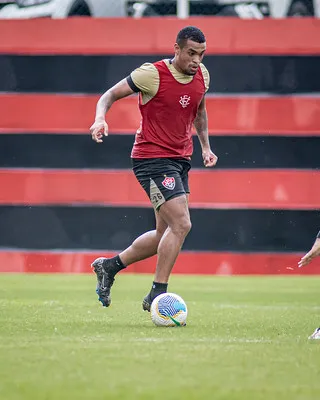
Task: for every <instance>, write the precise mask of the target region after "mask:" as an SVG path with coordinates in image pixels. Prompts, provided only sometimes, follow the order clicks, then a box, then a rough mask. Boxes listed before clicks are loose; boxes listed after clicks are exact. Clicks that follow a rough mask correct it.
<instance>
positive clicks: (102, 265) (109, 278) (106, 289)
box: [91, 257, 114, 307]
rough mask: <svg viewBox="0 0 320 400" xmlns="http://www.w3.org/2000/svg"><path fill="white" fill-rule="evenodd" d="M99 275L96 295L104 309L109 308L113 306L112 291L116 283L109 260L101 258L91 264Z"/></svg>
mask: <svg viewBox="0 0 320 400" xmlns="http://www.w3.org/2000/svg"><path fill="white" fill-rule="evenodd" d="M91 267H92V268H93V270H94V272H95V274H96V275H97V288H96V293H97V295H98V296H99V301H100V302H101V303H102V305H103V307H109V306H110V304H111V296H110V290H111V286H112V285H113V282H114V273H113V272H111V271H110V270H111V263H110V259H109V258H105V257H99V258H97V259H96V260H94V261H93V263H92V264H91Z"/></svg>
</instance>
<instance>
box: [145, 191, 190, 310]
mask: <svg viewBox="0 0 320 400" xmlns="http://www.w3.org/2000/svg"><path fill="white" fill-rule="evenodd" d="M159 216H160V217H161V219H162V220H163V221H164V222H165V223H166V224H167V225H168V228H167V229H166V231H165V233H164V234H163V236H162V238H161V240H160V243H159V246H158V261H157V266H156V272H155V277H154V282H153V284H152V288H151V290H150V292H149V293H148V295H147V296H146V297H145V298H144V300H143V303H142V307H143V309H144V310H146V311H150V307H151V303H152V301H153V299H154V298H155V297H156V296H158V295H159V294H161V293H164V292H166V291H167V286H168V281H169V276H170V274H171V271H172V268H173V266H174V263H175V261H176V259H177V257H178V255H179V253H180V250H181V247H182V245H183V242H184V240H185V238H186V236H187V234H188V233H189V231H190V229H191V221H190V214H189V209H188V202H187V196H186V195H185V194H184V195H180V196H178V197H174V198H173V199H170V200H168V201H166V202H165V203H164V204H162V206H161V207H160V210H159Z"/></svg>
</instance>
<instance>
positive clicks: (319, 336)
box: [309, 328, 320, 339]
mask: <svg viewBox="0 0 320 400" xmlns="http://www.w3.org/2000/svg"><path fill="white" fill-rule="evenodd" d="M309 339H320V328H317V329H316V330H315V331H314V332H313V334H312V335H311V336H309Z"/></svg>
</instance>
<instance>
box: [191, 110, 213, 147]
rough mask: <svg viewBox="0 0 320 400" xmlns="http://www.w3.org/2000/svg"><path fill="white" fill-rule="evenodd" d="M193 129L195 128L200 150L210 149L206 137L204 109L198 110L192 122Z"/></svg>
mask: <svg viewBox="0 0 320 400" xmlns="http://www.w3.org/2000/svg"><path fill="white" fill-rule="evenodd" d="M194 127H195V128H196V131H197V135H198V138H199V141H200V144H201V146H202V148H203V147H210V144H209V135H208V116H207V110H206V109H205V108H203V109H199V110H198V114H197V116H196V118H195V120H194Z"/></svg>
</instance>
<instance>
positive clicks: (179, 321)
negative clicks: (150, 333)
mask: <svg viewBox="0 0 320 400" xmlns="http://www.w3.org/2000/svg"><path fill="white" fill-rule="evenodd" d="M150 314H151V319H152V322H153V323H154V324H155V325H157V326H185V325H186V322H187V316H188V309H187V305H186V303H185V302H184V300H183V299H182V298H181V297H180V296H178V295H177V294H175V293H162V294H160V295H159V296H157V297H156V298H155V299H154V300H153V302H152V304H151V309H150Z"/></svg>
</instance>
